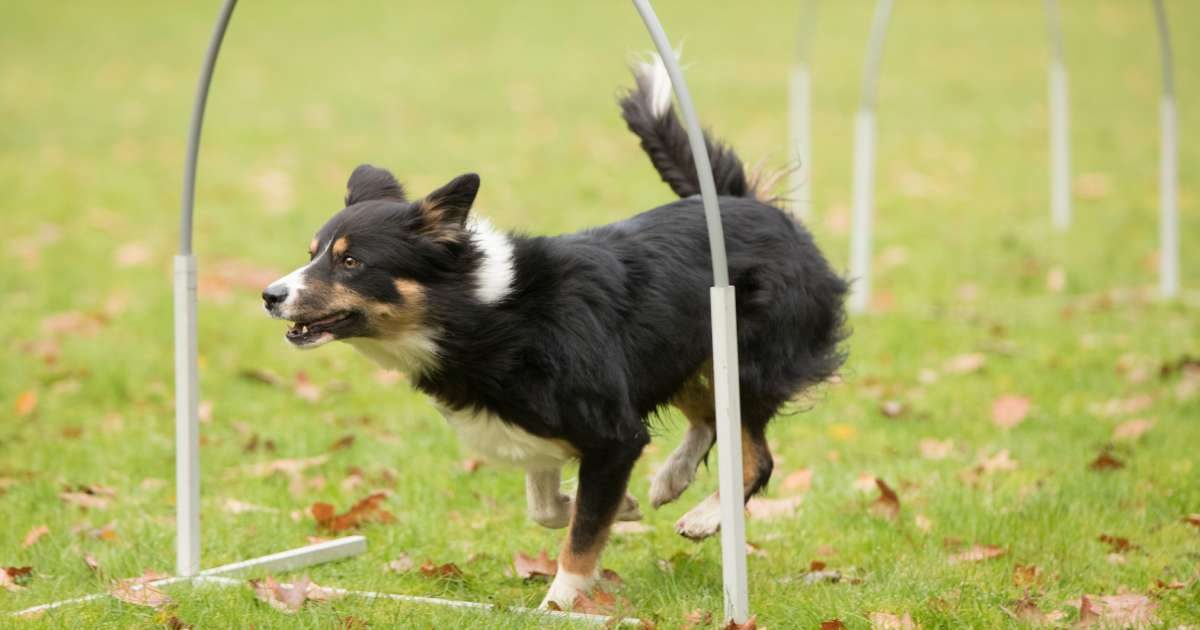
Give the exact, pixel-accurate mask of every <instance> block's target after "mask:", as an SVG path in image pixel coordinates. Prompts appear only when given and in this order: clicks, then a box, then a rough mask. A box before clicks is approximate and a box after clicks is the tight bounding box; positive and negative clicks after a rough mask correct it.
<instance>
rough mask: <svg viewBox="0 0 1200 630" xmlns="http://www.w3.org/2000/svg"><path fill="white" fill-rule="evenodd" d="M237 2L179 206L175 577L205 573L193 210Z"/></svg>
mask: <svg viewBox="0 0 1200 630" xmlns="http://www.w3.org/2000/svg"><path fill="white" fill-rule="evenodd" d="M236 4H237V0H225V4H224V6H222V7H221V13H220V14H219V15H218V16H217V23H216V26H214V27H213V33H212V38H211V39H210V40H209V43H208V51H207V53H205V55H204V65H203V66H201V70H200V81H199V83H198V85H197V86H196V100H195V102H194V104H193V107H192V122H191V126H190V127H189V130H188V147H187V157H186V163H185V166H184V171H183V196H182V198H181V200H180V230H179V254H178V255H177V256H175V278H174V280H175V572H176V573H177V574H178V575H181V576H191V575H196V574H197V573H198V572H199V571H200V422H199V417H198V416H199V404H200V384H199V367H198V364H197V340H196V259H195V257H194V256H193V255H192V208H193V203H194V201H195V196H196V159H197V157H198V155H199V153H200V129H201V127H202V126H203V124H204V106H205V103H206V102H207V101H208V86H209V83H210V82H211V81H212V74H213V68H214V67H215V66H216V63H217V53H219V52H220V50H221V41H222V40H223V39H224V38H225V29H226V27H228V26H229V19H230V17H232V15H233V8H234V6H235V5H236Z"/></svg>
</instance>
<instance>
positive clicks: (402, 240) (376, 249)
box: [262, 164, 479, 348]
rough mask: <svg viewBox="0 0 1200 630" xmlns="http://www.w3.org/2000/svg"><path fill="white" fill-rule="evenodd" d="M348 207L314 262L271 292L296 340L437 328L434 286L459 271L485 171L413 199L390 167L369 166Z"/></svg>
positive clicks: (314, 248)
mask: <svg viewBox="0 0 1200 630" xmlns="http://www.w3.org/2000/svg"><path fill="white" fill-rule="evenodd" d="M346 189H347V190H346V207H345V208H344V209H343V210H342V211H341V212H338V213H337V214H336V215H334V216H333V218H332V219H330V220H329V221H328V222H327V223H326V224H325V225H324V227H322V228H321V229H320V231H318V232H317V234H316V236H314V237H313V239H312V242H311V243H309V245H308V255H309V262H308V264H306V265H304V266H302V267H300V268H299V269H296V270H295V271H293V272H292V273H290V274H288V275H286V276H284V277H283V278H280V279H279V280H276V281H275V282H273V283H271V285H270V286H268V287H267V288H266V290H264V291H263V294H262V297H263V305H264V308H266V310H267V313H269V314H270V315H271V316H272V317H274V318H276V319H284V320H288V321H291V322H292V326H291V327H290V328H289V329H288V331H287V340H288V341H289V342H291V343H292V345H294V346H296V347H298V348H315V347H317V346H321V345H324V344H326V343H329V342H330V341H334V340H337V339H355V338H368V339H380V340H390V339H398V338H402V337H404V336H405V335H409V334H412V333H416V332H419V331H423V330H427V328H428V322H427V321H426V320H427V315H428V314H427V308H426V306H427V294H428V292H429V291H430V290H431V289H432V288H434V287H436V285H437V284H438V283H439V282H445V281H447V280H448V279H450V278H453V277H455V276H456V275H459V269H458V267H459V266H460V262H459V259H460V258H461V254H462V252H463V251H464V243H465V241H466V238H467V237H466V234H465V227H466V221H467V215H468V213H469V212H470V210H471V204H472V203H474V201H475V194H476V193H477V192H478V191H479V176H478V175H475V174H474V173H469V174H466V175H460V176H459V177H456V178H454V179H453V180H452V181H450V183H448V184H446V185H445V186H442V187H441V188H439V189H437V190H435V191H433V192H432V193H430V194H429V195H428V196H426V197H425V198H424V199H420V200H417V201H409V200H408V199H407V198H406V196H405V194H404V188H403V186H401V185H400V182H398V181H396V178H395V177H393V176H392V174H391V173H389V172H387V171H386V170H383V169H380V168H375V167H373V166H369V165H366V164H364V165H362V166H359V167H358V168H357V169H355V170H354V173H353V174H351V175H350V181H349V182H348V183H347V184H346Z"/></svg>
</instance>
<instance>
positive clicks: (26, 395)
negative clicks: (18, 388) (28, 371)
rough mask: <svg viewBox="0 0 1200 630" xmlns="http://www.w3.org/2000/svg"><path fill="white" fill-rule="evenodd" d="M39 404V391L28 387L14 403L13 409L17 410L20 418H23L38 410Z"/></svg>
mask: <svg viewBox="0 0 1200 630" xmlns="http://www.w3.org/2000/svg"><path fill="white" fill-rule="evenodd" d="M37 405H38V395H37V392H36V391H34V390H32V389H27V390H25V391H23V392H21V394H20V395H19V396H17V400H16V402H14V403H13V411H15V412H16V414H17V417H18V418H23V417H25V416H28V415H31V414H33V412H34V411H37Z"/></svg>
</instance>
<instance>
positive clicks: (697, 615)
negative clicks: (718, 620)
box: [679, 608, 713, 630]
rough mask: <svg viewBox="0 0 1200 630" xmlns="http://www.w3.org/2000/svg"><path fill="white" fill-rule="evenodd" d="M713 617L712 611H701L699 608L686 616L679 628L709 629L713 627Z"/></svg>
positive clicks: (689, 629)
mask: <svg viewBox="0 0 1200 630" xmlns="http://www.w3.org/2000/svg"><path fill="white" fill-rule="evenodd" d="M712 622H713V616H712V613H711V612H710V611H707V610H701V609H699V608H697V609H695V610H693V611H692V612H690V613H688V614H686V615H684V617H683V624H682V625H681V626H679V629H680V630H694V629H696V628H707V627H709V626H711V625H712Z"/></svg>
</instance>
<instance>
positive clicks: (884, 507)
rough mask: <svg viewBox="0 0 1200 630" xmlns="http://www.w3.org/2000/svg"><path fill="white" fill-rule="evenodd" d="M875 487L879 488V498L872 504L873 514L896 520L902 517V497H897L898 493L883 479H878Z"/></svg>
mask: <svg viewBox="0 0 1200 630" xmlns="http://www.w3.org/2000/svg"><path fill="white" fill-rule="evenodd" d="M875 486H876V487H877V488H879V498H877V499H875V502H874V503H872V504H871V514H873V515H875V516H878V517H881V518H886V519H890V520H895V519H896V517H898V516H900V497H898V496H896V491H895V490H892V488H891V487H890V486H888V485H887V482H885V481H884V480H883V479H880V478H878V477H876V478H875Z"/></svg>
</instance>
